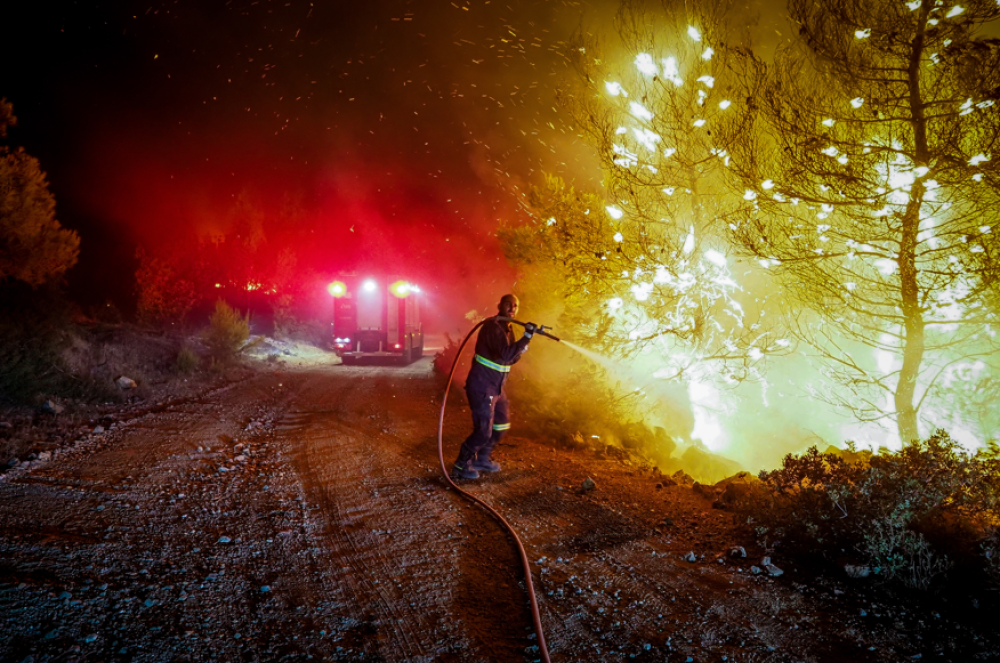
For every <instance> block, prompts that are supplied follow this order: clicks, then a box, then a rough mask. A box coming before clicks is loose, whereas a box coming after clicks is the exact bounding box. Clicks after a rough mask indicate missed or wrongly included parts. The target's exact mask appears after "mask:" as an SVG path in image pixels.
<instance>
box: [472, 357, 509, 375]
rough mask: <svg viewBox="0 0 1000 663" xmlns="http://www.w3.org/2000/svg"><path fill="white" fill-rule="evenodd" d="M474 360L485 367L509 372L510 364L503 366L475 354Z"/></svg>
mask: <svg viewBox="0 0 1000 663" xmlns="http://www.w3.org/2000/svg"><path fill="white" fill-rule="evenodd" d="M476 362H478V363H480V364H482V365H483V366H485V367H486V368H492V369H493V370H494V371H499V372H500V373H510V366H504V365H503V364H498V363H496V362H494V361H490V360H489V359H487V358H486V357H484V356H482V355H476Z"/></svg>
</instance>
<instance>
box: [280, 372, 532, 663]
mask: <svg viewBox="0 0 1000 663" xmlns="http://www.w3.org/2000/svg"><path fill="white" fill-rule="evenodd" d="M393 377H397V376H393ZM302 389H303V392H302V394H301V396H300V397H299V398H298V399H297V400H298V402H299V403H300V404H301V403H313V404H314V407H313V408H310V409H309V410H299V411H294V412H289V413H287V414H286V416H285V417H284V418H283V419H282V421H281V422H280V425H279V431H280V434H281V435H282V436H283V437H285V438H287V439H288V445H289V457H290V458H291V462H292V463H293V465H294V466H295V468H296V470H297V471H298V473H299V475H300V477H301V481H302V484H303V486H304V489H305V492H306V495H307V497H308V499H309V500H310V502H312V503H314V504H316V505H317V506H318V507H319V511H320V514H321V517H322V518H323V519H324V522H323V523H320V524H319V527H318V529H319V530H321V531H322V533H323V534H324V535H325V537H326V541H327V545H328V546H329V556H330V558H331V559H335V560H337V566H338V567H339V574H338V576H339V578H338V579H339V580H340V581H341V582H343V583H345V584H347V585H348V586H349V587H350V593H351V595H352V596H353V598H352V602H353V603H354V607H355V609H357V610H358V611H359V614H364V615H367V616H368V619H369V621H374V623H375V625H376V626H377V633H376V634H375V637H374V638H371V640H374V641H375V642H376V643H377V651H371V650H370V649H367V650H366V651H370V652H371V653H373V654H377V655H378V656H379V657H380V658H381V659H382V660H387V661H402V660H406V661H432V660H433V661H471V660H475V661H484V660H485V661H511V660H524V654H523V653H522V651H523V649H524V648H525V647H526V646H528V645H529V644H531V643H530V641H528V639H527V637H526V636H527V634H528V632H530V624H531V621H530V615H529V614H528V612H527V599H526V598H525V596H524V593H523V588H521V587H518V584H519V583H518V575H519V574H518V567H517V560H516V556H515V553H514V550H513V547H512V546H511V544H510V542H509V541H507V540H506V538H505V537H504V535H503V533H502V531H501V530H500V529H499V527H498V525H497V524H496V523H494V522H493V521H492V519H491V518H490V517H489V516H488V515H486V514H485V513H483V512H482V511H480V510H479V509H476V508H473V507H470V506H469V505H468V504H467V503H465V502H463V501H462V500H460V498H459V497H458V496H457V495H455V494H454V493H452V492H451V491H447V490H442V482H441V480H440V478H439V477H438V476H437V471H436V467H434V466H433V465H432V464H431V463H432V462H433V459H432V458H430V457H427V458H424V457H423V455H424V454H423V453H422V452H421V453H415V450H414V448H413V445H412V435H413V432H412V431H413V430H414V427H413V426H412V425H410V426H406V427H405V429H406V430H407V431H409V433H408V434H407V433H404V435H405V437H404V438H403V439H400V438H397V437H395V436H394V435H392V434H390V433H389V432H388V430H389V429H387V428H383V427H382V425H383V423H385V422H384V418H383V417H381V411H380V405H381V404H380V403H376V402H375V401H373V400H372V398H371V396H372V393H373V392H374V393H378V394H379V396H380V397H382V398H390V399H391V398H392V396H391V393H390V392H392V391H393V390H394V389H407V390H414V389H420V390H423V389H426V390H427V393H428V400H427V401H425V402H429V400H430V399H429V397H430V396H431V395H432V393H433V391H432V390H433V383H432V382H430V381H428V380H423V381H419V382H417V383H416V384H415V383H414V381H413V380H412V376H407V375H403V374H401V375H400V376H398V377H397V379H392V378H384V377H379V378H377V379H375V380H365V381H364V382H361V381H351V380H340V381H333V380H330V379H329V377H322V376H317V378H316V380H314V381H312V382H311V383H310V384H308V385H304V386H303V387H302ZM369 413H370V414H369ZM426 414H427V415H431V414H432V412H431V411H430V410H429V409H428V412H427V413H426ZM365 415H368V416H365ZM421 418H422V415H421ZM390 425H391V424H390ZM433 426H434V422H433V420H432V417H431V416H427V421H426V424H423V423H420V424H419V425H418V427H426V429H427V430H426V431H423V436H424V437H425V438H426V440H424V441H423V442H422V444H429V443H430V442H431V441H432V440H433V437H432V433H433ZM498 615H502V616H498ZM531 660H534V659H531Z"/></svg>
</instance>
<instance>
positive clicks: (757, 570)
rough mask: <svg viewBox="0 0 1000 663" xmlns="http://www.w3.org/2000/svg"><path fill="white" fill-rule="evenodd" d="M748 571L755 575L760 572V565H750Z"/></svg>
mask: <svg viewBox="0 0 1000 663" xmlns="http://www.w3.org/2000/svg"><path fill="white" fill-rule="evenodd" d="M750 573H752V574H754V575H755V576H756V575H760V573H761V570H760V567H759V566H757V565H754V566H751V567H750Z"/></svg>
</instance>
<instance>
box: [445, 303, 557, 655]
mask: <svg viewBox="0 0 1000 663" xmlns="http://www.w3.org/2000/svg"><path fill="white" fill-rule="evenodd" d="M489 319H490V318H487V319H486V320H489ZM496 319H497V320H499V321H501V322H512V323H514V324H516V325H521V326H522V327H527V326H528V325H527V324H526V323H524V322H521V321H520V320H515V319H514V318H508V317H504V316H497V318H496ZM486 320H481V321H480V322H479V323H477V324H476V326H475V327H473V328H472V329H471V330H470V331H469V333H468V334H466V336H465V338H464V339H462V344H461V345H460V346H458V352H456V353H455V360H454V361H452V362H451V370H450V371H448V384H447V385H445V388H444V396H443V397H442V398H441V418H440V419H439V420H438V460H440V461H441V472H442V474H444V480H445V481H447V482H448V485H450V486H451V487H452V488H454V489H455V490H456V491H458V493H459V494H460V495H462V496H463V497H465V498H466V499H468V500H471V501H472V502H474V503H475V504H478V505H479V506H481V507H482V508H484V509H485V510H486V511H487V513H489V514H490V515H491V516H493V517H494V518H496V519H497V520H498V521H499V522H500V524H501V525H503V526H504V528H505V529H506V530H507V532H508V533H509V534H510V535H511V537H512V538H513V539H514V543H515V544H517V550H518V553H520V555H521V566H522V568H523V569H524V581H525V587H526V589H527V592H528V599H529V600H530V601H531V619H532V621H533V622H534V624H535V634H536V635H537V636H538V650H539V652H540V653H541V656H542V661H544V662H545V663H550V659H549V648H548V646H547V645H546V644H545V633H544V632H543V631H542V617H541V614H540V613H539V612H538V599H537V598H535V585H534V583H533V582H532V581H531V565H530V563H529V562H528V554H527V553H526V552H525V551H524V545H523V544H522V543H521V539H520V538H518V536H517V532H515V531H514V528H513V527H512V526H511V524H510V523H508V522H507V519H506V518H504V517H503V516H502V515H500V513H499V512H497V511H496V510H495V509H494V508H493V507H491V506H490V505H489V504H487V503H486V502H484V501H483V500H481V499H479V498H478V497H476V496H475V495H473V494H471V493H467V492H465V491H464V490H462V489H461V488H459V487H458V485H457V484H456V483H455V482H454V481H452V479H451V474H450V473H449V472H448V468H447V466H446V465H445V462H444V409H445V405H447V404H448V391H449V390H450V389H451V381H452V379H453V378H454V377H455V369H456V368H457V367H458V359H459V357H461V356H462V350H464V349H465V346H466V345H467V344H468V342H469V339H470V338H472V334H473V333H475V332H476V330H478V329H479V328H480V327H482V326H483V324H484V323H485V322H486ZM546 329H552V327H546V326H545V325H539V326H538V327H536V328H535V331H534V333H535V334H540V335H541V336H544V337H546V338H550V339H552V340H553V341H561V340H562V339H560V338H559V337H558V336H555V335H553V334H550V333H548V332H547V331H545V330H546Z"/></svg>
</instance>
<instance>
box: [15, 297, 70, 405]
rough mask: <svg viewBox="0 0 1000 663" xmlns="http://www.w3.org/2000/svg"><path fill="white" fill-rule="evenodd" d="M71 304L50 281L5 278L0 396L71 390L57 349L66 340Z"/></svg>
mask: <svg viewBox="0 0 1000 663" xmlns="http://www.w3.org/2000/svg"><path fill="white" fill-rule="evenodd" d="M69 329H70V322H69V306H68V304H67V303H66V301H65V300H64V299H63V297H62V294H61V293H60V292H59V291H58V289H57V288H55V287H53V286H43V287H40V288H37V289H33V288H31V287H29V286H27V285H25V284H23V283H18V282H11V281H8V282H7V283H5V284H4V286H3V288H2V289H0V400H6V401H8V402H16V403H25V402H28V401H30V399H31V398H32V397H33V396H34V395H35V394H39V393H51V392H60V393H73V392H74V391H75V390H76V388H77V386H78V385H77V382H79V381H78V380H75V379H74V378H73V377H72V376H70V374H69V371H68V370H67V367H66V365H65V362H64V361H63V359H62V357H61V356H60V353H61V352H62V351H63V350H64V349H65V348H66V347H67V346H68V345H69V339H70V335H69Z"/></svg>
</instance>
